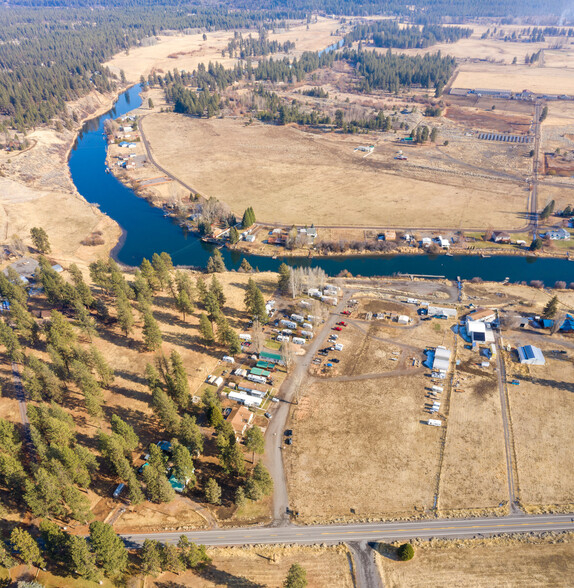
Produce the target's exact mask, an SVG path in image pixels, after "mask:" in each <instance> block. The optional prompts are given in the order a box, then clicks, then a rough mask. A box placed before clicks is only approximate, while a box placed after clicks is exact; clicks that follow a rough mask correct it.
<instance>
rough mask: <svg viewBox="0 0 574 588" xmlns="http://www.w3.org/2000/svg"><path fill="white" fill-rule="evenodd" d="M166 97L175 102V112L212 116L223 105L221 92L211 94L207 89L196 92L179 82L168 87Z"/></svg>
mask: <svg viewBox="0 0 574 588" xmlns="http://www.w3.org/2000/svg"><path fill="white" fill-rule="evenodd" d="M165 97H166V100H167V101H168V102H172V103H173V110H174V112H179V113H180V114H190V115H193V116H200V117H201V116H206V117H207V118H211V117H212V116H215V115H216V114H217V113H218V112H219V110H220V107H221V104H220V97H219V94H210V93H209V91H207V90H204V91H200V92H194V91H193V90H190V89H189V88H185V87H184V86H182V85H179V84H174V85H172V86H168V87H166V88H165Z"/></svg>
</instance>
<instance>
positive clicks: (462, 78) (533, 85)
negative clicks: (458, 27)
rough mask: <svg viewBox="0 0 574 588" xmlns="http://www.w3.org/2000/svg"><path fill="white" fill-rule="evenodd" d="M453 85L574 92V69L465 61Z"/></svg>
mask: <svg viewBox="0 0 574 588" xmlns="http://www.w3.org/2000/svg"><path fill="white" fill-rule="evenodd" d="M528 49H529V50H530V47H529V48H528ZM452 87H453V88H488V89H496V90H510V91H511V92H521V91H522V90H525V89H526V90H530V91H531V92H538V93H541V94H574V70H568V69H563V68H561V67H552V68H551V67H532V66H528V65H498V64H485V63H464V64H462V65H461V66H460V69H459V71H458V74H457V76H456V78H455V79H454V81H453V83H452Z"/></svg>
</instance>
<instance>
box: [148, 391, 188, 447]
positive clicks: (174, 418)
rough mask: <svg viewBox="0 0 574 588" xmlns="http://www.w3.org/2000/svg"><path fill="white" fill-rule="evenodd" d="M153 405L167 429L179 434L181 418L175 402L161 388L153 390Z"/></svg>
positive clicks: (171, 432)
mask: <svg viewBox="0 0 574 588" xmlns="http://www.w3.org/2000/svg"><path fill="white" fill-rule="evenodd" d="M152 405H153V408H154V411H155V413H156V414H157V416H158V417H159V420H160V421H161V424H162V426H163V427H164V428H165V430H166V431H168V432H169V433H170V434H171V435H177V434H178V432H179V426H180V422H181V418H180V416H179V414H178V412H177V406H176V404H175V402H174V401H173V400H172V399H171V398H170V397H169V396H168V395H167V394H166V393H165V392H164V391H163V390H162V389H161V388H155V389H154V390H153V392H152Z"/></svg>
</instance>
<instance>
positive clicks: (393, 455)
mask: <svg viewBox="0 0 574 588" xmlns="http://www.w3.org/2000/svg"><path fill="white" fill-rule="evenodd" d="M441 322H442V321H441ZM449 326H450V322H449V324H446V321H445V325H443V326H442V329H441V331H440V332H436V331H435V330H434V329H433V328H432V327H429V325H428V323H422V324H421V326H420V327H417V328H416V329H409V330H406V329H401V328H393V327H391V326H386V327H385V326H381V325H378V324H377V325H372V327H371V330H370V334H373V335H376V336H380V337H383V338H385V339H390V340H391V341H390V342H379V341H376V340H368V341H366V342H365V343H363V341H362V339H364V336H363V337H361V336H357V335H356V333H353V332H352V331H351V330H350V329H351V327H347V328H346V330H344V331H342V332H341V333H342V336H341V337H340V339H341V341H342V342H344V343H345V342H346V343H347V346H346V347H345V349H344V351H343V352H342V353H338V354H337V355H336V357H339V358H341V360H342V362H341V363H342V367H340V368H336V369H337V370H338V372H343V373H348V374H350V373H354V374H355V375H359V374H362V373H373V372H382V373H385V372H388V371H389V368H391V369H394V368H395V366H394V365H393V366H392V367H391V366H390V364H400V362H392V361H388V364H389V365H387V359H385V358H383V357H381V358H378V359H371V358H373V357H375V358H376V357H377V354H378V353H381V354H382V353H384V354H385V355H387V353H388V352H389V351H390V350H394V347H395V345H394V343H393V341H396V342H397V345H396V346H397V347H399V343H407V344H409V345H414V346H418V347H419V348H420V349H424V347H425V346H426V345H436V344H440V343H442V342H445V344H447V345H449V346H450V345H451V341H452V334H451V333H450V331H448V330H447V329H448V327H449ZM363 345H365V346H366V349H368V351H365V352H364V353H361V356H360V358H358V361H359V364H358V365H357V366H355V363H354V362H353V360H352V358H353V357H354V350H355V349H358V348H360V347H361V346H363ZM346 355H348V356H349V359H347V358H346V357H345V356H346ZM409 355H410V353H409ZM409 369H410V368H409ZM407 371H408V370H407ZM429 382H430V380H429V379H428V378H426V377H425V376H424V375H423V374H422V373H421V372H417V373H413V374H412V375H408V374H405V375H397V376H391V377H384V378H377V379H368V380H356V381H341V382H338V381H333V380H331V381H329V379H326V380H324V381H320V382H319V381H316V382H314V383H312V384H311V385H310V386H308V387H306V388H305V391H304V393H303V401H304V402H302V403H301V404H300V405H299V406H297V407H296V408H295V409H294V411H293V416H292V427H293V430H294V441H293V445H292V446H291V447H290V448H289V450H288V451H286V452H285V454H284V456H285V457H286V468H287V477H288V481H289V491H290V496H291V497H292V506H293V509H294V510H296V511H299V513H300V519H301V520H302V521H303V522H306V523H307V522H312V521H319V520H335V519H338V520H344V519H368V518H381V517H388V518H400V517H407V516H413V515H416V514H417V513H418V514H419V515H420V514H422V513H424V511H426V510H428V509H429V508H431V507H432V504H433V495H434V488H435V482H436V476H437V474H438V456H439V442H440V437H441V430H440V429H438V428H435V427H429V426H428V425H425V424H422V422H421V421H423V420H424V421H426V420H427V419H428V418H429V415H428V413H426V412H424V410H423V408H424V404H425V402H426V400H427V399H426V398H425V394H426V392H425V387H426V386H428V385H429ZM406 489H408V491H406Z"/></svg>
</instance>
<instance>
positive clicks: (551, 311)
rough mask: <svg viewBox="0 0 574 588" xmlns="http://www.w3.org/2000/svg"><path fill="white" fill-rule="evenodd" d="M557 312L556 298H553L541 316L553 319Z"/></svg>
mask: <svg viewBox="0 0 574 588" xmlns="http://www.w3.org/2000/svg"><path fill="white" fill-rule="evenodd" d="M557 311H558V296H553V297H552V298H551V299H550V300H549V301H548V303H547V304H546V306H545V307H544V310H543V311H542V316H543V317H544V318H547V319H551V318H554V317H555V316H556V312H557Z"/></svg>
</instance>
